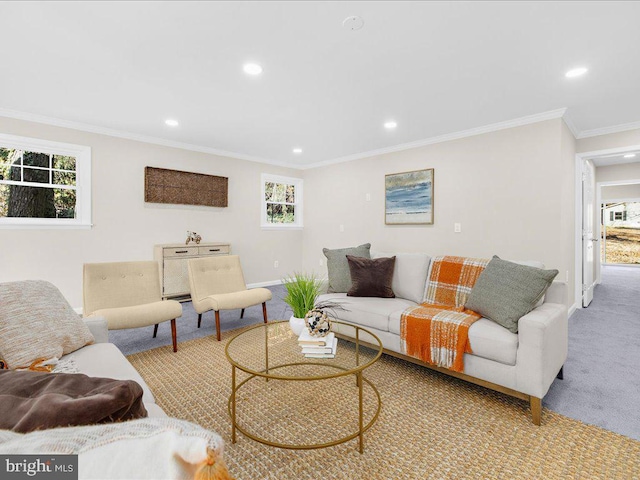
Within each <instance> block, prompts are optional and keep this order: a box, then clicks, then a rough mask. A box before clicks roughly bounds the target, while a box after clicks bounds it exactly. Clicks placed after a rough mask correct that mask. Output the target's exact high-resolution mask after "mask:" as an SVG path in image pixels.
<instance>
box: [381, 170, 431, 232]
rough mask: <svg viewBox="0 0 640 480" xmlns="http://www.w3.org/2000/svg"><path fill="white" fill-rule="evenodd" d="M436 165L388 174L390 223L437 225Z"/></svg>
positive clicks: (386, 188)
mask: <svg viewBox="0 0 640 480" xmlns="http://www.w3.org/2000/svg"><path fill="white" fill-rule="evenodd" d="M433 177H434V171H433V168H429V169H426V170H416V171H413V172H403V173H392V174H389V175H385V179H384V198H385V212H384V214H385V220H384V223H386V224H387V225H433Z"/></svg>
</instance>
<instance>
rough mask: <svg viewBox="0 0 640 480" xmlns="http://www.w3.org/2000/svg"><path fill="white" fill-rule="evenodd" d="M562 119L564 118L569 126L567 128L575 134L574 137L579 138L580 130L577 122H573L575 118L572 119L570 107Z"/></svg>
mask: <svg viewBox="0 0 640 480" xmlns="http://www.w3.org/2000/svg"><path fill="white" fill-rule="evenodd" d="M562 120H564V124H565V125H566V126H567V128H568V129H569V130H570V131H571V133H572V134H573V138H578V135H579V133H580V131H579V130H578V128H577V127H576V124H575V123H573V120H572V119H571V115H569V110H568V109H567V110H565V112H564V115H562Z"/></svg>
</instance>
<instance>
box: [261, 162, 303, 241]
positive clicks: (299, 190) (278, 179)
mask: <svg viewBox="0 0 640 480" xmlns="http://www.w3.org/2000/svg"><path fill="white" fill-rule="evenodd" d="M260 181H261V186H260V208H261V212H260V226H261V228H262V229H263V230H301V229H302V228H303V226H304V220H303V215H304V213H303V212H304V209H303V198H304V197H303V188H304V187H303V179H302V178H297V177H285V176H282V175H272V174H270V173H263V174H262V175H261V176H260ZM267 183H280V184H286V185H293V186H294V187H295V202H294V203H293V204H289V205H293V206H294V207H295V221H294V222H293V223H269V222H268V221H267V203H274V202H267V200H266V199H265V193H266V192H265V185H266V184H267ZM275 203H277V202H275Z"/></svg>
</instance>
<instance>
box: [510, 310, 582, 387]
mask: <svg viewBox="0 0 640 480" xmlns="http://www.w3.org/2000/svg"><path fill="white" fill-rule="evenodd" d="M568 339H569V329H568V313H567V307H566V305H564V304H558V303H546V302H545V303H544V304H542V305H541V306H539V307H538V308H535V309H533V310H532V311H531V312H529V313H528V314H526V315H525V316H524V317H522V318H521V319H520V321H519V322H518V355H517V360H516V367H517V368H516V375H517V378H516V383H517V385H518V388H517V389H516V390H518V391H521V392H523V393H527V394H529V395H532V396H534V397H538V398H542V397H544V395H545V394H546V393H547V391H548V390H549V387H550V386H551V383H553V380H554V379H555V377H556V375H557V373H558V371H559V370H560V368H561V367H562V365H563V364H564V362H565V361H566V359H567V352H568V345H569V340H568Z"/></svg>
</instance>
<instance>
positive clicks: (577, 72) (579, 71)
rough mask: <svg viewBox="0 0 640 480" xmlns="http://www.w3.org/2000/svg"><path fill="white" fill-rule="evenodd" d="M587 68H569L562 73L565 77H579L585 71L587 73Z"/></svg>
mask: <svg viewBox="0 0 640 480" xmlns="http://www.w3.org/2000/svg"><path fill="white" fill-rule="evenodd" d="M587 71H588V69H587V68H585V67H578V68H573V69H571V70H569V71H568V72H567V73H565V74H564V76H565V77H567V78H574V77H579V76H581V75H584V74H585V73H587Z"/></svg>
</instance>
